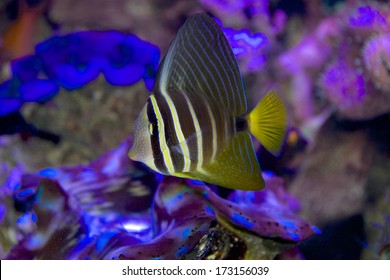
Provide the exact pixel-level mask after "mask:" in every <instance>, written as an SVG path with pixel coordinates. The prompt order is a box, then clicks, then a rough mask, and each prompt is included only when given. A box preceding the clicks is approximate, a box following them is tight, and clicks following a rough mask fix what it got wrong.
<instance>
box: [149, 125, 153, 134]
mask: <svg viewBox="0 0 390 280" xmlns="http://www.w3.org/2000/svg"><path fill="white" fill-rule="evenodd" d="M148 129H149V134H150V135H153V124H152V123H151V122H150V123H149V125H148Z"/></svg>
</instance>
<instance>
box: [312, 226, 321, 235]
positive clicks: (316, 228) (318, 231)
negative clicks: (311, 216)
mask: <svg viewBox="0 0 390 280" xmlns="http://www.w3.org/2000/svg"><path fill="white" fill-rule="evenodd" d="M311 229H312V230H313V231H314V232H315V233H317V234H321V233H322V231H321V230H320V229H319V228H318V227H316V226H311Z"/></svg>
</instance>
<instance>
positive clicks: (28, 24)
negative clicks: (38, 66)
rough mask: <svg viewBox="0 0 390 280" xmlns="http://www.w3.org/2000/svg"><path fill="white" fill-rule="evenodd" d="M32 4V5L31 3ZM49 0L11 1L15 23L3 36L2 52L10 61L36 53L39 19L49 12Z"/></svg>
mask: <svg viewBox="0 0 390 280" xmlns="http://www.w3.org/2000/svg"><path fill="white" fill-rule="evenodd" d="M30 2H31V3H30ZM48 2H49V0H35V1H11V2H10V3H9V5H12V7H11V8H12V9H15V10H16V11H13V12H14V13H16V19H15V21H14V22H13V23H12V24H11V25H10V27H9V28H8V29H7V30H6V31H5V33H4V34H3V38H2V41H3V44H2V46H1V51H2V52H5V53H6V57H7V58H8V59H14V58H18V57H23V56H26V55H29V54H32V53H33V52H34V35H35V33H36V28H37V22H38V20H39V18H40V17H41V16H42V15H43V14H44V13H45V12H46V11H47V6H48Z"/></svg>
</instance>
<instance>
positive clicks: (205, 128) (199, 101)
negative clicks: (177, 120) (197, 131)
mask: <svg viewBox="0 0 390 280" xmlns="http://www.w3.org/2000/svg"><path fill="white" fill-rule="evenodd" d="M187 96H188V98H189V100H190V102H191V104H192V107H193V108H194V111H195V114H196V118H197V120H198V122H199V126H200V128H201V131H202V147H201V151H198V153H202V155H203V164H205V163H208V162H210V160H211V156H212V154H213V152H212V151H213V150H212V149H213V133H212V124H211V119H210V116H209V114H208V111H207V105H206V102H208V101H207V100H206V98H205V97H203V96H201V95H199V94H188V95H187ZM198 158H199V156H198Z"/></svg>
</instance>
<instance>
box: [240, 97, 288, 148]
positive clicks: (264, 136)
mask: <svg viewBox="0 0 390 280" xmlns="http://www.w3.org/2000/svg"><path fill="white" fill-rule="evenodd" d="M247 119H248V124H249V131H250V132H251V133H252V134H253V135H254V136H255V137H256V138H257V140H259V141H260V143H261V144H262V145H263V146H264V147H265V148H266V149H267V150H268V151H270V152H271V153H272V154H273V155H278V154H279V153H280V150H281V148H282V144H283V141H284V138H285V134H286V128H287V110H286V107H285V106H284V103H283V101H282V99H281V98H280V96H279V95H278V94H277V93H276V92H273V91H270V92H268V93H267V94H266V95H265V96H264V98H263V99H262V100H261V101H260V102H259V104H257V106H256V107H255V108H254V109H253V110H252V112H251V113H250V114H249V115H248V116H247Z"/></svg>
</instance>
